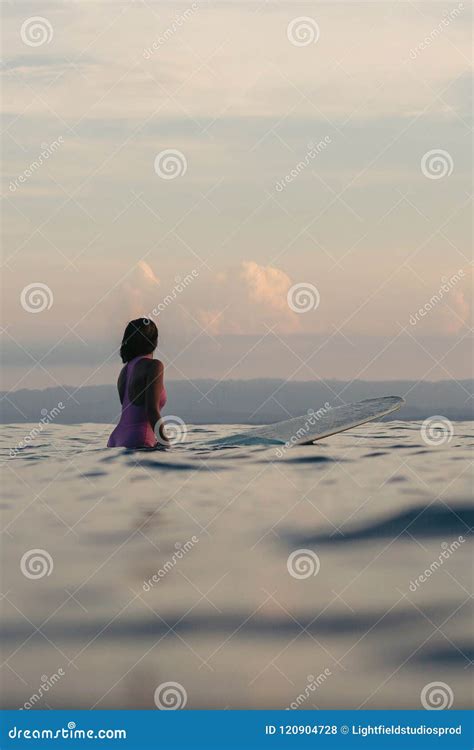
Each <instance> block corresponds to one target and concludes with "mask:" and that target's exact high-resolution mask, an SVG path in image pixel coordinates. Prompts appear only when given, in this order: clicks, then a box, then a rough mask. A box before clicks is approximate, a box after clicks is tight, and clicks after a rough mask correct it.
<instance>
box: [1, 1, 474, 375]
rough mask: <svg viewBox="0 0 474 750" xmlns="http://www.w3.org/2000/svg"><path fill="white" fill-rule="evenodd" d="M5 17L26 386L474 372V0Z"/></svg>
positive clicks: (6, 99)
mask: <svg viewBox="0 0 474 750" xmlns="http://www.w3.org/2000/svg"><path fill="white" fill-rule="evenodd" d="M2 13H3V27H4V28H3V36H4V38H3V46H4V56H3V60H2V114H3V117H2V132H3V136H2V141H3V158H2V161H3V170H2V172H3V176H2V181H3V184H2V193H3V222H2V224H3V230H2V231H3V242H2V245H3V279H4V294H3V302H2V309H3V326H4V327H3V329H2V344H3V360H4V365H5V367H4V376H3V384H2V385H3V387H4V388H6V389H17V388H43V387H47V386H55V385H60V384H69V385H74V386H81V385H95V384H103V383H112V382H114V380H115V378H116V376H117V373H118V370H119V367H120V362H119V358H118V355H117V350H118V347H119V345H120V339H121V335H122V332H123V329H124V327H125V324H126V323H127V321H128V320H129V319H130V318H133V317H137V316H141V315H146V316H147V317H152V318H153V319H154V320H155V322H157V324H158V326H159V329H160V350H159V356H160V357H161V358H162V359H163V360H164V362H165V366H166V368H167V378H168V379H184V380H192V379H193V378H202V377H205V378H217V379H224V380H225V379H245V378H259V377H280V378H284V379H288V380H290V381H291V380H311V379H324V378H338V379H341V380H352V379H365V380H367V379H369V380H370V379H372V380H382V379H384V380H387V379H400V378H408V379H416V380H424V379H427V380H436V379H450V378H454V379H461V378H467V377H469V376H470V375H471V374H472V371H471V366H472V365H471V352H472V340H471V338H470V333H471V330H472V329H471V326H472V302H471V294H470V290H471V288H472V265H471V262H470V246H471V225H470V217H471V209H470V205H469V199H470V192H471V177H470V175H471V163H470V158H471V157H470V154H471V147H470V143H471V132H470V115H471V103H470V91H471V77H470V76H471V72H470V71H471V52H470V44H471V42H470V25H471V18H470V15H471V7H470V4H468V3H464V4H463V3H457V2H456V3H449V2H448V3H446V2H436V1H435V2H419V3H416V2H400V1H397V2H385V1H384V0H381V1H380V2H377V3H375V2H364V3H360V2H346V3H343V2H337V1H336V2H335V1H334V0H332V1H331V2H330V3H329V2H328V3H322V2H312V3H298V2H293V1H291V2H283V1H282V2H263V1H262V2H225V1H224V0H222V1H221V2H214V3H212V2H198V1H196V2H182V3H180V2H173V3H170V2H153V0H127V1H122V2H120V1H119V2H117V1H114V2H108V1H105V0H102V1H101V2H95V1H91V0H81V1H79V2H78V1H76V0H69V1H67V2H48V0H45V1H44V2H42V3H41V9H40V11H39V9H38V3H37V2H34V3H33V2H28V1H27V2H21V3H13V2H8V1H7V2H4V3H3V7H2ZM39 13H41V15H40V16H39V17H38V14H39ZM420 309H421V310H422V312H421V313H420V312H419V311H420Z"/></svg>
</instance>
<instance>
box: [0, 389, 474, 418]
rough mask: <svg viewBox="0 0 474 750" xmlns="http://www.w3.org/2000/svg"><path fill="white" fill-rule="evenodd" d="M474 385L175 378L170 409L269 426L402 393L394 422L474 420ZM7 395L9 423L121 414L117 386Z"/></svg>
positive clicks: (1, 413) (3, 415) (188, 415)
mask: <svg viewBox="0 0 474 750" xmlns="http://www.w3.org/2000/svg"><path fill="white" fill-rule="evenodd" d="M473 385H474V381H473V380H459V381H456V380H442V381H437V382H416V381H411V380H390V381H373V382H370V381H362V380H356V381H354V382H352V383H350V384H349V383H345V382H344V381H340V380H327V381H325V382H320V381H304V382H301V381H299V382H288V383H287V382H285V381H283V380H277V379H275V380H272V379H258V380H224V381H216V380H193V381H192V382H189V381H185V380H176V381H168V383H167V389H168V395H169V400H168V404H167V407H166V409H165V414H174V415H177V416H179V417H181V418H182V419H184V420H185V421H186V422H188V423H192V424H265V423H269V422H276V421H279V420H282V419H288V418H290V417H293V416H298V415H301V414H304V413H305V412H307V411H308V409H318V408H319V407H320V406H321V405H322V404H324V403H326V402H328V403H329V404H331V406H333V407H334V406H339V405H341V404H342V403H343V402H345V403H350V402H352V401H360V400H361V399H364V398H376V397H379V396H390V395H394V396H403V397H404V398H405V399H406V401H407V403H406V406H405V407H404V408H403V409H402V410H400V411H399V412H396V413H395V414H394V415H393V416H392V417H389V419H390V418H392V419H401V420H406V421H408V420H418V419H425V418H426V417H429V416H432V415H434V414H440V415H443V416H445V417H447V418H448V419H451V420H470V419H474V404H473V398H472V395H471V394H472V392H473ZM0 395H1V397H2V399H1V411H0V422H1V423H2V424H15V423H25V422H28V423H30V422H31V423H33V422H38V421H40V420H41V419H47V420H48V422H50V421H53V420H51V419H50V418H49V415H50V414H51V413H53V414H54V415H55V416H54V422H56V423H58V424H79V423H82V422H93V423H98V424H108V423H113V422H114V421H115V420H116V418H117V415H118V413H119V411H120V404H119V401H118V397H117V392H116V386H115V385H99V386H88V387H83V388H75V387H73V386H64V387H63V388H61V387H54V388H46V389H44V390H26V389H21V390H18V391H8V392H3V393H1V394H0ZM338 395H339V397H338Z"/></svg>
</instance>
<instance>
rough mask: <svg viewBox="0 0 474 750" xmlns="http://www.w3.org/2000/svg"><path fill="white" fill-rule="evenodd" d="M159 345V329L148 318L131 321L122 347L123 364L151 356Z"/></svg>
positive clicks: (125, 332) (124, 335)
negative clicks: (147, 355)
mask: <svg viewBox="0 0 474 750" xmlns="http://www.w3.org/2000/svg"><path fill="white" fill-rule="evenodd" d="M157 344H158V328H157V327H156V325H155V324H154V323H153V321H152V320H148V318H137V319H136V320H131V321H130V323H129V324H128V325H127V327H126V329H125V331H124V334H123V339H122V345H121V347H120V356H121V358H122V362H130V360H131V359H134V358H135V357H140V356H143V355H145V354H151V352H153V351H155V349H156V346H157Z"/></svg>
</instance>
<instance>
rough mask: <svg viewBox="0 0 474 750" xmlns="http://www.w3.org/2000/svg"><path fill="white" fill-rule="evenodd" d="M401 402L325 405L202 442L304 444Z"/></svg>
mask: <svg viewBox="0 0 474 750" xmlns="http://www.w3.org/2000/svg"><path fill="white" fill-rule="evenodd" d="M404 403H405V401H404V399H403V398H400V396H385V397H384V398H369V399H366V400H365V401H358V402H357V403H355V404H344V405H343V406H335V407H331V406H330V405H329V404H328V403H326V404H325V405H324V406H323V407H321V408H320V409H318V410H317V411H315V410H313V409H309V410H308V412H307V413H306V414H303V416H301V417H294V418H293V419H286V420H285V421H284V422H276V423H274V424H269V425H262V426H259V427H255V428H254V429H252V430H247V431H245V432H241V433H237V434H234V435H228V436H226V437H223V438H216V439H215V440H209V441H206V443H205V446H206V447H216V448H217V447H220V448H224V447H227V446H245V445H265V444H268V445H282V444H283V445H286V444H288V446H293V445H308V444H309V443H314V442H315V440H321V439H322V438H325V437H329V435H334V434H335V433H337V432H344V430H350V429H351V428H352V427H357V425H360V424H364V423H365V422H370V421H371V420H373V419H378V418H379V417H384V416H385V415H386V414H390V413H391V412H393V411H396V410H397V409H400V407H401V406H403V404H404Z"/></svg>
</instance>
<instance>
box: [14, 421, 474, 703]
mask: <svg viewBox="0 0 474 750" xmlns="http://www.w3.org/2000/svg"><path fill="white" fill-rule="evenodd" d="M33 427H34V426H33V425H10V426H5V427H4V431H3V441H2V448H3V450H2V453H3V457H4V467H3V477H4V496H3V497H4V499H3V502H2V508H1V510H2V529H3V534H2V558H3V577H2V585H1V591H2V593H3V598H2V601H1V603H0V606H1V607H2V626H1V636H2V651H3V659H2V661H3V662H4V663H3V667H2V670H1V674H2V682H3V696H4V698H3V704H4V706H6V707H10V708H18V707H21V706H22V705H24V704H25V702H29V705H31V701H30V699H31V696H33V695H35V694H36V695H38V690H39V687H40V685H41V683H42V682H43V684H44V682H45V679H46V678H48V681H50V682H51V680H50V678H51V677H52V676H53V675H56V676H57V675H59V679H56V678H54V679H53V680H52V682H51V686H48V689H47V690H46V689H43V691H42V694H41V696H40V697H39V698H36V699H34V707H35V708H45V709H47V708H69V707H75V708H91V707H96V708H155V702H154V693H155V690H156V688H157V686H159V685H160V684H162V683H165V682H176V683H179V684H180V686H182V687H183V688H184V690H185V691H186V695H187V704H186V707H187V708H222V709H224V708H234V709H237V708H285V707H287V706H289V705H290V704H294V705H295V701H297V705H299V706H301V708H357V707H364V708H396V707H400V708H403V707H405V708H418V707H420V705H421V704H420V694H421V691H422V689H423V687H424V686H425V685H427V684H428V683H431V682H435V681H442V682H443V683H445V684H447V685H448V686H449V689H450V690H451V691H452V695H453V696H454V697H453V706H454V707H455V708H462V707H466V706H467V705H468V704H469V702H470V698H471V694H470V688H469V666H470V660H471V659H472V651H473V648H472V619H471V612H470V608H469V593H470V591H471V585H472V573H471V557H470V550H469V537H470V530H471V529H472V517H473V510H472V505H471V500H470V498H471V496H472V463H471V461H470V459H472V445H473V442H474V440H473V435H474V425H473V424H472V423H468V422H457V423H454V428H455V431H454V436H453V438H452V440H451V441H450V442H449V443H445V444H443V445H440V446H438V447H435V446H429V445H426V443H425V442H424V441H423V439H422V437H421V434H420V425H419V424H418V423H414V422H408V423H407V422H402V421H391V422H378V423H371V424H368V425H363V426H360V427H358V428H355V429H353V430H351V431H349V432H346V433H341V434H339V435H335V436H333V437H331V438H328V439H326V440H324V441H321V442H320V443H318V444H316V445H314V446H305V447H299V448H295V449H291V450H288V451H287V452H286V453H285V454H284V455H283V457H278V456H277V454H276V450H277V449H276V447H275V446H250V447H249V446H248V447H245V448H232V449H225V450H217V451H206V450H202V449H199V448H198V447H196V446H197V443H198V442H199V441H201V440H203V439H206V438H207V439H210V438H214V437H218V436H220V435H223V434H224V433H225V432H236V431H238V430H240V429H242V428H241V427H237V426H225V427H224V426H218V427H202V426H201V427H194V428H191V429H190V430H189V435H188V437H189V440H188V442H186V443H185V444H181V445H179V446H176V447H175V448H173V449H172V450H170V451H166V452H162V451H161V452H142V451H135V452H133V451H125V450H118V449H117V450H110V449H109V450H107V449H105V448H104V444H105V442H106V437H107V434H108V432H109V428H108V427H105V428H104V426H103V425H95V424H84V425H79V426H77V425H75V426H64V425H49V426H47V427H45V428H44V430H43V431H42V432H41V433H40V434H39V435H37V436H36V437H35V439H34V440H32V442H31V444H30V446H29V447H28V448H26V449H23V450H20V451H19V452H18V453H17V454H16V455H15V456H14V457H13V458H12V457H10V453H9V452H10V449H11V448H12V447H13V448H14V447H15V446H16V445H18V443H19V442H20V441H22V440H23V439H24V437H25V435H27V434H28V433H29V431H30V430H31V429H32V428H33ZM460 539H462V541H459V540H460ZM454 543H456V544H454ZM453 544H454V546H453ZM31 550H40V552H39V553H37V557H38V555H39V557H40V562H39V568H38V567H36V568H34V565H35V564H36V563H35V562H34V559H33V558H34V556H35V555H34V553H31ZM299 550H305V552H304V553H301V552H298V551H299ZM443 552H444V553H445V554H444V556H443V555H442V553H443ZM44 553H46V554H44ZM292 553H295V554H293V555H292ZM289 560H290V562H289ZM440 560H441V561H442V562H440ZM22 561H23V562H22ZM291 561H293V562H291ZM436 561H437V562H436ZM435 563H436V564H435ZM29 564H30V565H31V568H28V565H29ZM42 565H43V568H41V566H42ZM292 565H293V567H292ZM311 566H313V567H311ZM289 568H290V569H291V570H292V573H293V575H292V574H291V573H290V572H289ZM22 569H23V570H22ZM426 570H427V571H428V575H426V576H424V571H426ZM25 571H26V574H25ZM295 572H296V574H297V576H296V577H295V575H294V574H295ZM41 573H43V574H42V575H41V577H39V575H40V574H41ZM314 573H315V574H314ZM420 576H424V580H423V581H420ZM319 675H323V678H319V679H317V678H318V676H319ZM316 679H317V684H316ZM310 685H312V686H313V687H309V686H310ZM298 696H299V698H298ZM27 707H28V705H27Z"/></svg>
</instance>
